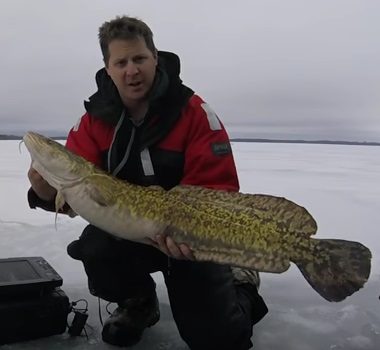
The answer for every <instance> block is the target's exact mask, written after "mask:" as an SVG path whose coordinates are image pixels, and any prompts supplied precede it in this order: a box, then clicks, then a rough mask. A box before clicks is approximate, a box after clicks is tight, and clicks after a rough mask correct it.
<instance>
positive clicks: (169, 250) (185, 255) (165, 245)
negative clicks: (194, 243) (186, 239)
mask: <svg viewBox="0 0 380 350" xmlns="http://www.w3.org/2000/svg"><path fill="white" fill-rule="evenodd" d="M155 238H156V242H157V244H158V248H159V249H160V250H161V251H162V252H164V253H165V254H166V255H167V256H170V257H172V258H175V259H182V260H195V257H194V255H193V253H192V251H191V250H190V248H189V247H188V246H187V245H186V244H177V243H176V242H174V240H173V239H172V238H171V237H168V236H167V237H165V236H164V235H160V234H158V235H156V237H155Z"/></svg>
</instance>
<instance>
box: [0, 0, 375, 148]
mask: <svg viewBox="0 0 380 350" xmlns="http://www.w3.org/2000/svg"><path fill="white" fill-rule="evenodd" d="M378 13H380V2H379V1H377V0H366V1H362V2H360V1H355V0H336V1H328V0H320V1H317V2H307V3H306V2H304V1H302V0H287V1H282V0H277V1H274V0H273V1H248V0H247V1H241V2H239V6H237V4H236V2H232V1H228V2H227V1H219V2H218V4H217V5H216V3H214V2H212V1H202V2H200V1H195V2H191V3H190V2H188V3H186V2H178V1H174V0H162V1H160V2H154V1H147V0H146V1H143V0H138V1H129V2H128V4H126V2H125V1H122V0H113V1H112V2H104V1H100V0H79V1H74V0H65V1H60V2H51V1H48V0H40V1H33V2H31V1H27V0H19V1H13V0H3V1H2V4H1V11H0V42H1V55H0V70H1V79H0V101H1V106H0V107H1V108H0V122H1V124H0V125H1V127H0V133H2V132H10V131H12V132H23V131H25V130H26V129H30V128H38V129H40V130H49V132H51V131H56V132H57V133H61V134H62V133H66V132H67V131H68V129H69V128H70V127H71V125H72V124H74V123H75V121H76V120H77V118H78V117H79V116H80V115H81V114H82V113H83V111H84V110H83V100H85V99H87V97H88V96H89V95H91V94H92V93H93V91H94V88H95V83H94V74H95V72H96V70H97V69H99V68H100V67H101V66H102V61H101V55H100V49H99V46H98V42H97V30H98V27H99V26H100V25H101V24H102V22H104V21H106V20H109V19H111V18H113V17H114V16H116V15H118V14H130V15H136V16H138V17H140V18H142V19H144V20H146V22H147V23H148V24H149V25H150V26H151V27H152V29H153V31H154V33H155V40H156V44H157V46H158V47H159V48H160V49H163V50H171V51H174V52H176V53H178V54H179V55H180V57H181V60H182V78H183V80H184V82H185V83H186V84H188V85H189V86H191V87H192V88H193V89H195V90H196V92H197V93H199V94H200V95H201V96H202V97H203V98H204V99H206V100H207V101H208V102H209V103H210V104H211V105H212V107H213V108H214V109H215V110H216V111H217V113H218V114H219V115H220V117H221V118H222V120H223V122H224V123H225V124H226V125H227V126H228V128H229V129H230V130H238V129H239V128H240V129H244V130H251V131H250V132H252V133H254V134H255V136H260V135H266V136H268V137H271V135H277V136H278V135H280V136H282V137H284V138H286V137H294V135H300V136H304V137H313V138H326V137H334V138H352V137H360V138H364V139H371V140H376V141H380V136H379V135H380V116H379V111H380V108H379V107H380V102H379V101H380V67H379V64H378V62H380V45H378V33H379V32H380V22H379V21H378Z"/></svg>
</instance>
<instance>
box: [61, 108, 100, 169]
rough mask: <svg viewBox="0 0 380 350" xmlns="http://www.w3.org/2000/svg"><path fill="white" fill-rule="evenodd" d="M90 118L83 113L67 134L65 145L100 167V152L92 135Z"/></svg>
mask: <svg viewBox="0 0 380 350" xmlns="http://www.w3.org/2000/svg"><path fill="white" fill-rule="evenodd" d="M92 122H93V121H92V118H91V117H90V116H89V115H88V114H87V113H85V114H84V115H83V116H82V117H81V118H80V119H79V120H78V122H77V124H76V125H75V126H73V127H72V128H71V130H70V132H69V134H68V136H67V140H66V147H67V148H68V149H69V150H70V151H72V152H73V153H75V154H78V155H79V156H81V157H83V158H85V159H86V160H88V161H89V162H92V163H93V164H95V165H97V166H99V167H101V152H100V149H99V145H98V143H97V142H96V140H95V138H94V137H93V132H92V131H93V127H92Z"/></svg>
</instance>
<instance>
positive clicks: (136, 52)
mask: <svg viewBox="0 0 380 350" xmlns="http://www.w3.org/2000/svg"><path fill="white" fill-rule="evenodd" d="M99 43H100V48H101V50H102V54H103V60H104V64H105V66H106V70H107V73H108V74H109V76H110V77H111V79H112V80H113V82H114V83H115V85H116V87H117V89H118V91H119V94H120V96H121V98H122V100H123V101H124V102H125V103H126V104H127V105H128V104H135V103H136V102H137V103H138V102H139V101H140V100H143V99H144V98H145V97H146V95H147V93H149V91H150V89H151V87H152V84H153V80H154V77H155V73H156V66H157V50H156V47H155V45H154V41H153V33H152V31H151V30H150V28H149V27H148V26H147V25H146V24H145V23H144V22H142V21H141V20H139V19H136V18H133V17H127V16H122V17H119V16H118V17H116V18H115V19H113V20H111V21H109V22H105V23H103V25H102V26H101V27H100V28H99Z"/></svg>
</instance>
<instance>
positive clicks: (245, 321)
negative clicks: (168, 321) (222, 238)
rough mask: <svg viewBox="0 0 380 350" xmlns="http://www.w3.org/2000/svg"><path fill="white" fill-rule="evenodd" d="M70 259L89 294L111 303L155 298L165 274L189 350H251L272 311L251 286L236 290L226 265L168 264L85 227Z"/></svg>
mask: <svg viewBox="0 0 380 350" xmlns="http://www.w3.org/2000/svg"><path fill="white" fill-rule="evenodd" d="M68 254H69V255H70V256H71V257H72V258H74V259H77V260H81V261H82V262H83V264H84V268H85V271H86V274H87V276H88V281H89V286H90V292H91V293H92V294H93V295H95V296H98V297H100V298H102V299H104V300H107V301H110V302H120V301H123V300H125V299H127V298H130V297H134V296H151V295H154V293H155V283H154V281H153V278H152V277H151V276H150V273H153V272H157V271H162V272H163V275H164V278H165V283H166V286H167V290H168V296H169V301H170V306H171V310H172V313H173V317H174V320H175V322H176V325H177V328H178V331H179V333H180V335H181V337H182V339H183V340H184V341H185V342H186V343H187V345H188V346H189V347H190V349H191V350H203V349H208V350H213V349H218V350H223V349H231V350H232V349H233V350H247V349H249V348H251V346H252V343H251V340H250V339H251V337H252V327H253V325H254V324H256V323H257V322H259V321H260V320H261V319H262V318H263V317H264V316H265V315H266V313H267V312H268V309H267V306H266V304H265V303H264V301H263V299H262V298H261V296H260V295H259V294H258V292H257V289H256V288H255V286H253V285H241V286H235V284H234V283H233V275H232V272H231V269H230V268H229V267H228V266H222V265H218V264H214V263H211V262H194V261H186V260H177V259H170V264H169V259H168V257H167V256H166V255H165V254H163V253H162V252H161V251H159V250H158V249H156V248H154V247H151V246H148V245H144V244H140V243H134V242H131V241H127V240H118V239H115V238H114V237H113V236H111V235H109V234H107V233H105V232H103V231H101V230H99V229H97V228H96V227H94V226H91V225H89V226H87V227H86V228H85V230H84V231H83V233H82V235H81V237H80V238H79V240H77V241H74V242H72V243H71V244H70V245H69V246H68Z"/></svg>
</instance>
